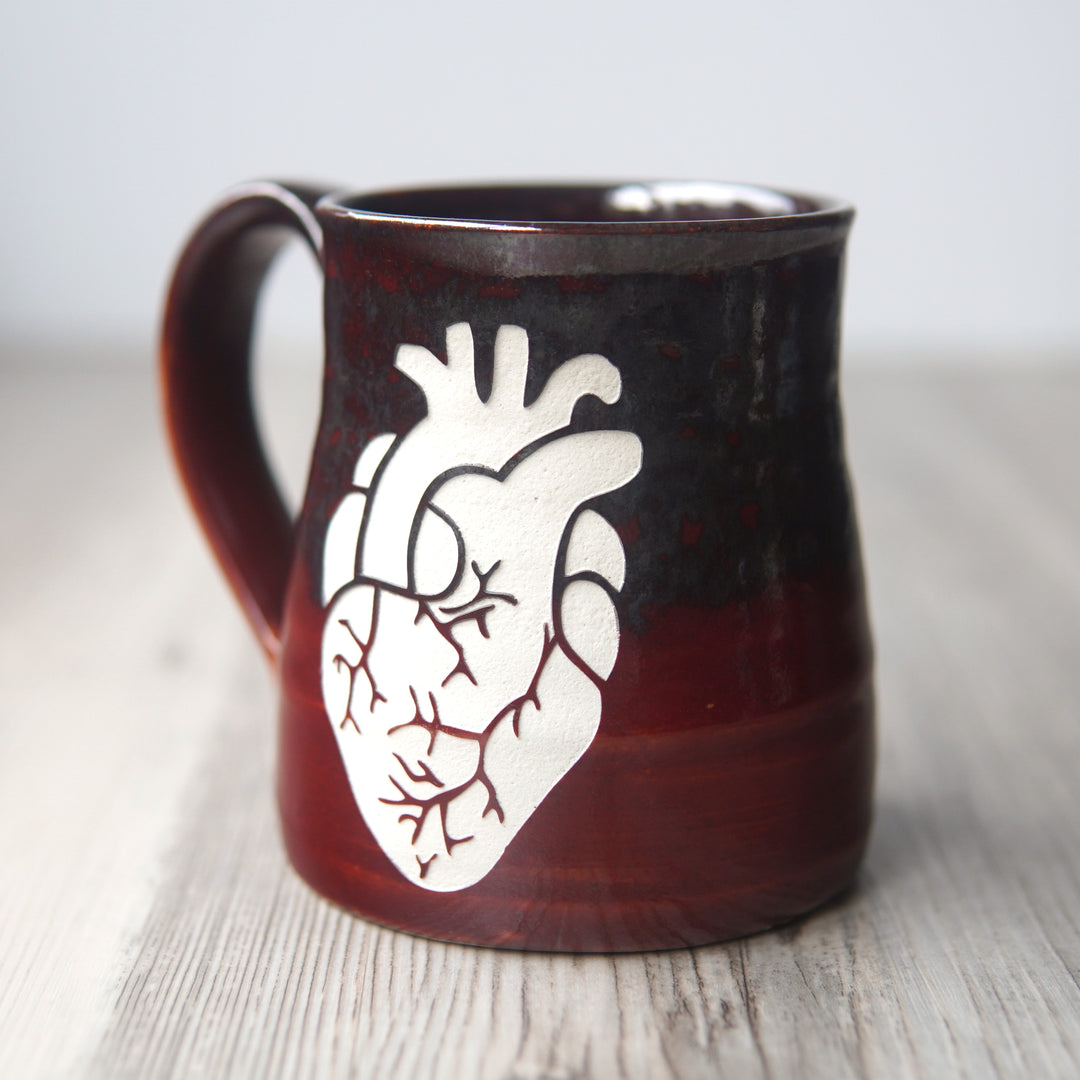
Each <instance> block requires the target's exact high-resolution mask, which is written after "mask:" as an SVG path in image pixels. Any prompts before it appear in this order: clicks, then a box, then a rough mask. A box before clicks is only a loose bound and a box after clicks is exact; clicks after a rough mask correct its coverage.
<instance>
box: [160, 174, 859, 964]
mask: <svg viewBox="0 0 1080 1080" xmlns="http://www.w3.org/2000/svg"><path fill="white" fill-rule="evenodd" d="M852 216H853V211H852V210H851V209H850V207H847V206H845V205H843V204H840V203H837V202H834V201H832V200H827V199H819V198H811V197H806V196H801V195H791V194H786V193H783V192H779V191H772V190H767V189H763V188H756V187H748V186H742V185H728V184H712V183H658V184H648V183H642V184H637V183H632V184H619V185H606V186H604V185H592V186H589V185H582V186H492V187H475V188H446V189H437V190H435V189H433V190H416V191H396V192H388V193H381V194H368V195H343V194H333V193H331V192H328V191H325V190H321V189H315V188H311V187H303V186H294V185H284V184H276V183H255V184H248V185H245V186H242V187H239V188H237V189H235V190H234V191H232V192H231V193H230V194H229V195H228V196H227V197H226V198H225V199H224V200H223V201H222V202H220V203H219V204H218V205H217V206H216V207H215V208H214V209H213V210H211V212H210V213H209V215H208V216H207V217H206V219H205V220H204V221H203V222H202V224H200V225H199V226H198V228H197V229H196V231H195V233H194V234H193V236H192V237H191V239H190V240H189V242H188V244H187V247H186V248H185V250H184V252H183V254H182V256H181V258H180V260H179V263H178V265H177V268H176V271H175V275H174V277H173V280H172V285H171V289H170V292H169V296H168V302H167V308H166V314H165V323H164V333H163V344H162V372H163V381H164V390H165V400H166V412H167V418H168V426H169V431H170V434H171V439H172V445H173V450H174V452H175V455H176V459H177V461H178V463H179V468H180V472H181V474H182V477H183V480H184V483H185V485H186V487H187V490H188V493H189V495H190V497H191V500H192V502H193V504H194V507H195V510H196V512H197V515H198V517H199V520H200V522H201V523H202V526H203V528H204V530H205V531H206V533H207V536H208V537H209V540H210V543H211V545H212V547H213V550H214V552H215V554H216V556H217V558H218V560H219V561H220V563H221V565H222V567H223V568H224V571H225V574H226V576H227V577H228V580H229V582H230V583H231V585H232V587H233V589H234V591H235V593H236V595H237V598H238V599H239V601H240V603H241V605H242V606H243V609H244V611H245V612H246V614H247V616H248V618H249V619H250V621H251V623H252V626H253V627H254V630H255V633H256V634H257V636H258V638H259V640H260V642H261V643H262V646H263V648H264V649H265V651H266V653H267V654H268V656H269V657H270V659H271V661H272V664H273V667H274V670H275V672H276V675H277V678H278V679H279V680H280V688H281V715H280V742H279V765H278V801H279V807H280V814H281V822H282V828H283V834H284V839H285V844H286V847H287V849H288V853H289V856H290V858H291V860H292V862H293V864H294V866H295V867H296V869H297V870H298V871H299V873H300V874H301V875H302V876H303V877H304V878H305V879H306V880H307V881H308V882H309V883H310V884H311V885H312V886H313V887H314V888H315V889H316V890H318V891H319V892H320V893H322V894H323V895H324V896H325V897H328V898H329V899H330V900H332V901H334V902H336V903H338V904H340V905H342V906H343V907H345V908H347V909H349V910H351V911H353V912H357V913H359V914H361V915H363V916H366V917H367V918H370V919H373V920H375V921H377V922H379V923H382V924H384V925H386V926H391V927H395V928H398V929H401V930H406V931H410V932H412V933H416V934H422V935H426V936H429V937H434V938H439V939H443V940H447V941H457V942H467V943H474V944H482V945H493V946H503V947H512V948H525V949H552V950H568V951H593V950H605V951H606V950H613V951H618V950H633V949H654V948H664V947H671V946H680V945H697V944H702V943H705V942H710V941H716V940H719V939H722V938H727V937H732V936H736V935H741V934H746V933H749V932H752V931H756V930H761V929H764V928H766V927H770V926H774V925H776V924H779V923H782V922H784V921H786V920H790V919H792V918H794V917H795V916H798V915H800V914H802V913H804V912H806V911H808V910H810V909H812V908H814V907H815V906H816V905H819V904H821V903H822V902H823V901H825V900H827V899H829V898H830V897H832V896H834V895H835V894H836V893H837V892H839V891H840V890H843V889H844V888H845V887H846V886H847V885H848V884H849V882H850V881H851V879H852V877H853V874H854V873H855V870H856V867H857V865H858V863H859V860H860V857H861V855H862V852H863V848H864V845H865V842H866V837H867V831H868V826H869V821H870V802H871V786H872V774H873V700H872V685H871V655H870V645H869V633H868V628H867V619H866V610H865V599H864V589H863V580H862V571H861V564H860V554H859V543H858V537H857V532H856V522H855V517H854V513H853V507H852V500H851V494H850V490H849V485H848V478H847V472H846V466H845V460H844V450H843V442H842V429H841V414H840V403H839V399H838V386H837V356H838V341H839V331H840V299H841V285H842V273H843V264H844V246H845V240H846V236H847V233H848V230H849V227H850V224H851V220H852ZM296 234H299V235H300V236H301V237H303V238H304V239H305V240H306V241H307V243H308V244H309V245H310V247H311V248H312V250H313V251H314V252H315V254H316V256H317V258H318V260H319V263H320V265H321V268H322V271H323V274H324V277H325V330H326V369H325V380H324V386H323V398H322V411H321V418H320V421H319V426H318V432H317V436H316V440H315V448H314V455H313V460H312V463H311V470H310V476H309V479H308V483H307V489H306V493H305V495H304V498H303V504H302V509H301V510H300V513H299V516H298V518H297V519H296V520H292V519H291V517H290V515H289V514H288V513H287V512H286V510H285V509H284V506H283V504H282V501H281V498H280V496H279V494H278V491H277V488H276V486H275V483H274V480H273V478H272V476H271V475H270V473H269V471H268V468H267V464H266V460H265V458H264V455H263V451H262V448H261V446H260V444H259V439H258V435H257V432H256V427H255V422H254V418H253V415H252V406H251V395H250V387H249V358H248V354H249V350H250V343H251V326H252V317H253V311H254V306H255V302H256V297H257V293H258V290H259V286H260V283H261V281H262V279H263V276H264V274H265V272H266V270H267V267H268V266H269V264H270V262H271V260H272V258H273V257H274V254H275V252H276V251H277V250H278V249H279V247H280V246H281V244H282V243H283V242H284V241H285V240H286V239H288V238H289V237H290V236H294V235H296Z"/></svg>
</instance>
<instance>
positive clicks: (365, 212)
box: [316, 180, 855, 235]
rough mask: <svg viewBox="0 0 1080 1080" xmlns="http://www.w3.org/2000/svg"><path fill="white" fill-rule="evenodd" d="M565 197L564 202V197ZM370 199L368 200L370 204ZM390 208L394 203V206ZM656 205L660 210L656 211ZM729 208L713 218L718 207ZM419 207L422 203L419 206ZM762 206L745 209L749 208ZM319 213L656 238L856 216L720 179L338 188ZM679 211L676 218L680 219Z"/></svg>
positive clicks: (816, 198) (401, 222)
mask: <svg viewBox="0 0 1080 1080" xmlns="http://www.w3.org/2000/svg"><path fill="white" fill-rule="evenodd" d="M680 194H681V195H682V196H683V199H682V201H681V204H682V205H684V206H695V207H697V208H699V209H698V211H697V212H696V213H695V214H689V213H685V214H680V213H679V211H678V209H677V208H676V207H677V206H678V205H679V199H678V196H679V195H680ZM410 200H412V201H414V202H418V203H420V204H421V206H422V205H423V203H424V202H425V201H426V202H428V203H432V202H434V203H436V204H438V203H440V202H442V203H444V204H452V203H453V202H454V200H463V201H464V202H466V203H468V202H470V201H472V202H476V201H477V200H481V201H482V200H496V201H498V200H502V201H503V202H506V201H509V202H511V203H512V202H513V201H514V200H518V201H522V202H525V203H526V204H527V203H528V202H529V201H530V200H532V201H534V202H536V201H543V200H549V203H548V205H551V206H554V207H558V206H560V205H562V206H565V205H566V204H567V201H568V200H570V201H574V200H577V201H579V202H581V203H588V202H589V201H592V203H593V204H595V205H596V206H603V205H604V204H605V202H606V204H607V205H608V206H609V207H610V212H611V213H612V214H613V215H614V214H620V213H622V214H636V215H638V216H625V217H615V216H611V217H608V218H602V217H600V216H598V215H597V216H586V217H584V218H582V217H569V216H566V215H565V214H559V213H558V210H554V211H553V213H552V215H551V216H539V215H528V214H526V215H523V216H520V217H519V216H517V215H506V214H502V215H499V214H492V215H486V214H483V213H461V214H453V213H445V214H444V213H430V212H417V213H406V212H404V209H405V208H406V206H407V203H408V202H409V201H410ZM560 200H561V202H560ZM362 204H367V205H362ZM665 206H666V207H668V209H667V213H668V215H669V216H667V217H665V216H663V211H664V208H665ZM388 207H389V208H388ZM652 207H655V208H656V212H650V210H651V208H652ZM721 208H724V209H727V210H728V211H729V212H728V213H726V214H720V213H718V214H715V215H710V214H709V213H708V210H710V209H717V210H719V209H721ZM418 209H419V207H418ZM747 209H749V210H751V211H756V212H752V213H745V212H744V211H745V210H747ZM316 212H317V213H318V214H319V215H320V216H323V215H326V216H328V217H330V218H336V219H338V220H345V221H357V222H369V223H373V224H374V223H381V224H383V225H385V226H395V227H398V228H413V229H421V230H424V231H430V230H432V229H438V230H450V231H454V232H459V231H465V232H473V231H481V232H500V233H519V234H522V233H523V234H543V233H562V234H566V233H571V234H592V235H626V234H631V235H635V234H636V235H655V234H694V233H735V232H773V231H777V230H788V229H803V228H815V229H820V228H822V227H823V226H824V227H829V226H837V225H848V224H850V222H851V220H852V219H853V218H854V216H855V208H854V206H852V205H851V204H850V203H848V202H846V201H844V200H841V199H836V198H833V197H830V196H823V195H810V194H806V193H803V192H793V191H789V190H786V189H782V188H779V187H773V186H770V185H762V184H748V183H735V182H728V181H712V180H659V181H657V180H645V181H641V180H637V181H634V180H631V181H614V182H611V181H606V182H605V181H569V182H563V181H499V182H492V183H479V184H477V183H454V184H433V185H418V186H416V187H401V188H387V189H377V190H373V191H367V192H357V191H352V190H341V191H334V192H331V193H329V194H327V195H325V196H324V197H323V198H321V199H320V200H319V202H318V204H317V206H316ZM672 215H674V216H672Z"/></svg>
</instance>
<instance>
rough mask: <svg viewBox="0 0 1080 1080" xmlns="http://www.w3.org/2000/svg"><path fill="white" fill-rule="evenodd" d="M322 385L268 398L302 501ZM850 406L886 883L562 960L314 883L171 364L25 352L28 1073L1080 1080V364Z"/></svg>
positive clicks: (880, 396) (3, 808)
mask: <svg viewBox="0 0 1080 1080" xmlns="http://www.w3.org/2000/svg"><path fill="white" fill-rule="evenodd" d="M9 359H10V358H9ZM316 382H317V377H316V376H315V375H314V374H313V373H312V372H310V371H308V372H298V373H292V374H287V373H285V372H277V373H271V374H269V375H268V376H267V377H266V378H265V380H264V388H263V391H262V395H263V397H264V399H265V400H267V401H269V403H270V406H271V408H270V416H271V421H272V430H273V431H274V433H275V445H276V446H277V447H278V452H279V453H280V455H281V456H282V457H283V458H284V459H286V460H287V461H289V462H290V464H291V473H292V486H293V489H294V490H295V487H296V482H297V481H296V478H297V476H298V475H299V473H300V471H301V470H300V463H301V462H302V460H303V458H304V455H305V453H306V448H305V447H306V443H307V440H308V438H309V436H310V425H311V422H312V420H311V415H312V409H313V407H314V406H313V398H314V394H315V384H316ZM845 390H846V405H847V421H848V434H849V446H850V454H851V461H852V465H853V469H854V473H855V481H856V488H857V493H858V501H859V510H860V515H861V520H862V527H863V539H864V545H865V550H866V555H867V562H868V567H869V576H870V585H871V603H872V617H873V622H874V627H875V632H876V642H877V649H878V667H877V687H878V692H879V701H880V714H879V715H880V733H881V735H880V765H879V781H878V796H877V818H876V826H875V830H874V834H873V840H872V844H871V848H870V852H869V856H868V859H867V862H866V865H865V868H864V870H863V871H862V873H861V875H860V877H859V881H858V884H857V887H856V888H855V889H854V890H853V891H852V892H851V893H850V894H849V895H847V896H845V897H844V898H842V899H841V900H839V901H837V902H834V903H833V904H832V905H831V906H829V907H828V908H827V909H825V910H822V911H819V912H817V913H815V914H813V915H811V916H810V917H808V918H806V919H804V920H803V921H802V922H800V923H798V924H796V925H793V926H789V927H786V928H784V929H781V930H777V931H774V932H771V933H766V934H761V935H758V936H756V937H753V938H749V939H746V940H742V941H735V942H729V943H726V944H721V945H715V946H710V947H706V948H698V949H692V950H683V951H678V952H668V953H653V954H638V955H626V956H619V957H603V956H587V957H570V956H554V955H537V954H532V955H526V954H516V953H500V952H494V951H490V950H483V949H472V948H465V947H459V946H450V945H444V944H437V943H431V942H427V941H422V940H419V939H415V938H411V937H408V936H405V935H402V934H397V933H393V932H391V931H388V930H383V929H380V928H379V927H376V926H373V925H370V924H368V923H365V922H363V921H361V920H359V919H355V918H352V917H350V916H348V915H345V914H343V913H342V912H340V911H338V910H337V909H335V908H334V907H332V906H330V905H329V904H327V903H325V902H324V901H322V900H321V899H319V898H318V897H316V896H315V895H313V894H312V893H311V892H310V891H309V890H308V889H307V888H306V887H305V886H304V885H303V884H301V883H300V881H299V880H298V879H297V878H296V877H295V876H294V875H293V873H292V872H291V870H290V869H289V867H288V865H287V864H286V862H285V859H284V856H283V853H282V849H281V846H280V843H279V839H278V834H277V826H276V821H275V816H274V804H273V790H272V777H273V743H274V739H273V734H272V726H273V715H274V695H273V689H272V686H271V682H270V678H269V675H268V673H267V671H266V670H265V668H264V665H263V662H262V659H261V657H260V655H259V653H258V652H257V649H256V647H255V643H254V640H253V639H252V638H251V637H250V636H249V634H248V631H247V629H246V626H245V625H243V624H242V622H241V619H240V616H239V614H238V612H237V611H236V610H234V608H233V604H232V602H231V600H230V598H229V597H228V595H227V594H226V592H225V589H224V587H223V585H222V582H221V579H220V576H219V574H218V573H217V571H216V569H215V567H214V566H213V565H212V564H211V561H210V558H209V555H208V554H207V551H206V549H205V547H204V545H203V543H202V541H201V539H200V537H199V536H198V535H197V534H196V532H195V528H194V525H193V524H192V520H191V518H190V517H189V515H188V512H187V508H186V506H185V505H184V504H183V503H182V501H181V499H180V497H179V495H178V489H177V484H176V481H175V477H174V475H173V473H172V470H171V467H170V465H169V464H168V462H167V460H166V456H165V451H164V448H163V444H162V439H161V435H160V433H159V423H158V409H157V401H156V397H155V392H154V386H153V380H152V376H151V374H150V372H149V370H148V367H146V368H144V369H141V370H140V369H135V368H127V369H122V368H114V369H112V370H108V369H102V370H98V371H94V372H87V371H79V370H77V369H73V370H69V371H64V370H62V369H60V368H57V367H52V368H50V369H45V370H43V369H40V368H38V367H35V366H34V365H33V364H31V363H30V362H29V361H28V360H27V358H26V357H22V358H21V361H20V358H19V357H15V358H14V359H12V360H11V362H9V363H8V365H7V367H6V368H4V369H2V370H0V462H2V465H3V469H2V471H0V506H2V507H3V511H2V517H0V520H2V522H3V524H2V527H0V688H2V689H0V695H2V696H0V1077H4V1078H17V1077H39V1076H48V1077H51V1076H59V1077H69V1076H70V1077H90V1078H110V1080H116V1078H127V1077H132V1078H136V1077H137V1078H140V1080H143V1078H157V1077H201V1076H206V1077H219V1076H220V1077H258V1078H260V1080H263V1078H271V1077H300V1076H318V1077H322V1076H326V1077H339V1076H340V1077H345V1076H356V1077H422V1078H427V1077H447V1078H455V1077H463V1078H469V1080H472V1078H486V1077H492V1078H507V1080H509V1078H514V1080H526V1078H530V1080H540V1078H550V1080H555V1078H570V1077H597V1078H608V1077H623V1076H625V1077H643V1078H649V1080H657V1078H664V1077H735V1078H739V1080H743V1078H750V1080H752V1078H757V1077H764V1078H773V1080H788V1078H792V1077H822V1078H828V1080H842V1078H845V1077H928V1078H933V1080H940V1078H945V1077H972V1078H978V1080H982V1078H986V1077H997V1076H1008V1077H1037V1078H1040V1080H1045V1078H1050V1077H1078V1076H1080V704H1078V703H1080V480H1078V478H1077V474H1078V466H1080V419H1078V417H1080V371H1077V370H1076V369H1073V370H1072V372H1071V373H1070V372H1069V371H1067V370H1060V369H1059V370H1057V371H1056V372H1055V371H1050V370H1040V371H1036V372H1034V373H1020V372H1017V371H1014V372H1011V373H1003V372H999V373H989V374H988V373H976V372H959V371H954V372H953V373H950V374H936V373H933V372H931V371H928V370H918V369H910V370H897V369H892V370H878V369H870V368H864V369H858V368H856V369H855V370H854V371H851V372H849V374H848V376H847V378H846V383H845Z"/></svg>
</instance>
